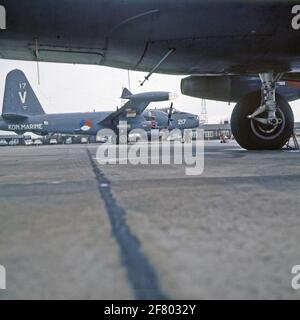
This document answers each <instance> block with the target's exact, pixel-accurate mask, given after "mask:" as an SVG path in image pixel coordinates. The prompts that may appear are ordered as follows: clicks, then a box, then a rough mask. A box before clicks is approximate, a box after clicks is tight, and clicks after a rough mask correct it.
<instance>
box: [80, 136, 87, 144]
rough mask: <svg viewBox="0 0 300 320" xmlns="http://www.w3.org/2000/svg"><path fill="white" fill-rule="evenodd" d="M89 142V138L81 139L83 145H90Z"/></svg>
mask: <svg viewBox="0 0 300 320" xmlns="http://www.w3.org/2000/svg"><path fill="white" fill-rule="evenodd" d="M88 142H89V140H88V138H86V137H82V138H81V143H88Z"/></svg>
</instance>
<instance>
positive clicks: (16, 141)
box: [8, 139, 19, 146]
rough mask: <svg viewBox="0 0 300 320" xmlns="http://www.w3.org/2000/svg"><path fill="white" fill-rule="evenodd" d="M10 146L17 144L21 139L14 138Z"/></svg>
mask: <svg viewBox="0 0 300 320" xmlns="http://www.w3.org/2000/svg"><path fill="white" fill-rule="evenodd" d="M8 144H9V145H10V146H16V145H18V144H19V141H18V140H17V139H12V140H10V141H9V143H8Z"/></svg>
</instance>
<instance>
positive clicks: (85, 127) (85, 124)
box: [80, 120, 93, 131]
mask: <svg viewBox="0 0 300 320" xmlns="http://www.w3.org/2000/svg"><path fill="white" fill-rule="evenodd" d="M92 126H93V123H92V121H91V120H82V121H81V122H80V130H82V131H89V130H91V128H92Z"/></svg>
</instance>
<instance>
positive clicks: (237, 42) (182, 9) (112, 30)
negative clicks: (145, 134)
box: [0, 0, 300, 75]
mask: <svg viewBox="0 0 300 320" xmlns="http://www.w3.org/2000/svg"><path fill="white" fill-rule="evenodd" d="M298 4H300V2H299V1H291V0H72V1H71V0H59V1H58V0H56V1H55V0H43V1H41V0H31V1H20V0H1V1H0V5H2V6H3V7H4V8H5V12H6V25H5V27H6V29H5V30H0V57H1V58H6V59H21V60H37V59H38V60H40V61H50V62H67V63H83V64H98V65H107V66H112V67H120V68H127V69H134V70H143V71H149V70H151V69H152V68H153V67H154V66H155V65H156V64H157V63H158V62H159V61H160V59H161V58H162V57H163V56H165V55H166V53H167V52H169V51H170V50H172V49H174V52H173V53H172V54H170V56H169V57H168V58H167V59H166V60H165V61H164V62H163V63H162V64H161V66H160V67H159V69H158V70H157V71H158V72H162V73H171V74H189V75H192V74H226V73H232V74H234V73H236V74H257V73H261V72H265V71H269V70H273V71H275V72H279V71H282V72H289V71H293V72H299V71H300V41H299V37H300V30H299V29H298V26H299V28H300V25H299V21H300V18H299V17H298V14H299V13H300V8H299V11H298V10H297V7H295V6H296V5H298ZM293 8H294V9H293Z"/></svg>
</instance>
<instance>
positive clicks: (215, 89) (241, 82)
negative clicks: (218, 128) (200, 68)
mask: <svg viewBox="0 0 300 320" xmlns="http://www.w3.org/2000/svg"><path fill="white" fill-rule="evenodd" d="M260 89H261V81H260V79H259V77H258V76H243V75H224V76H190V77H187V78H184V79H182V80H181V92H182V94H184V95H187V96H191V97H195V98H202V99H208V100H217V101H224V102H238V101H240V100H241V99H242V98H243V97H245V96H246V95H248V94H249V93H251V92H254V91H257V90H260ZM277 90H278V91H277V92H278V93H279V94H280V95H282V96H283V97H285V99H286V100H287V101H294V100H297V99H299V97H300V85H299V82H298V84H297V83H295V81H284V80H283V81H282V82H280V83H279V84H278V89H277Z"/></svg>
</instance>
